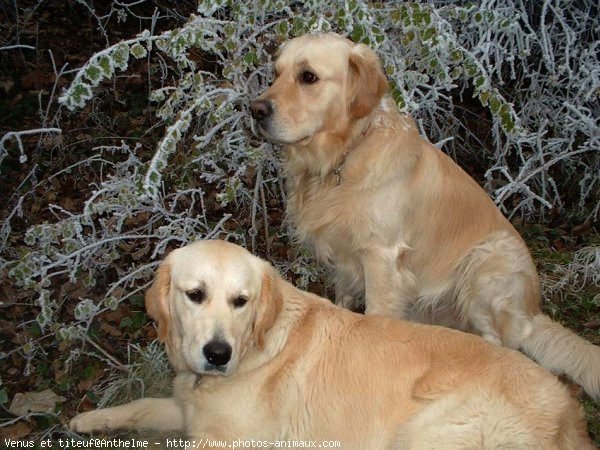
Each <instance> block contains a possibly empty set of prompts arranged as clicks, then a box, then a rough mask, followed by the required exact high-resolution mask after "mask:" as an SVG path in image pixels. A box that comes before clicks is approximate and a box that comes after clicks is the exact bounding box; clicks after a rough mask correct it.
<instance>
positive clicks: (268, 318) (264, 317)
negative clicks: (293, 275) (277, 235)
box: [253, 266, 283, 350]
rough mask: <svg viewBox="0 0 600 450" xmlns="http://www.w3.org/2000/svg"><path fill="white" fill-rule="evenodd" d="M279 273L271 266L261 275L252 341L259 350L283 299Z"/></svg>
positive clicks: (262, 346)
mask: <svg viewBox="0 0 600 450" xmlns="http://www.w3.org/2000/svg"><path fill="white" fill-rule="evenodd" d="M278 281H279V274H278V273H277V272H276V271H275V269H273V268H272V267H271V266H269V267H268V269H267V270H265V272H264V274H263V276H262V285H261V288H260V298H259V301H258V306H257V310H256V319H255V321H254V324H253V334H254V343H255V344H256V347H257V348H258V349H259V350H263V349H264V347H265V333H266V332H267V331H269V330H270V329H271V327H272V326H273V325H274V324H275V320H276V319H277V316H278V315H279V313H280V311H281V306H282V303H283V300H282V298H281V293H280V292H279V289H278V286H277V284H278Z"/></svg>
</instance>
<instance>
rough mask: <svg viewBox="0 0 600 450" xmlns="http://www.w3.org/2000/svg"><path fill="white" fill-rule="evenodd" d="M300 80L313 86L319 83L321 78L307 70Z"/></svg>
mask: <svg viewBox="0 0 600 450" xmlns="http://www.w3.org/2000/svg"><path fill="white" fill-rule="evenodd" d="M300 80H302V82H303V83H306V84H313V83H316V82H317V81H319V78H318V77H317V76H316V75H315V74H314V73H312V72H311V71H310V70H305V71H304V72H302V73H301V74H300Z"/></svg>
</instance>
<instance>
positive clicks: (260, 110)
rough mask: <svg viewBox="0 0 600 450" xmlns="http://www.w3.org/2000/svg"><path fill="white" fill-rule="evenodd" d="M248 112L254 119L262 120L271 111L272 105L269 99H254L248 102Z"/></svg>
mask: <svg viewBox="0 0 600 450" xmlns="http://www.w3.org/2000/svg"><path fill="white" fill-rule="evenodd" d="M250 112H251V114H252V117H254V118H255V119H256V120H263V119H266V118H267V117H269V116H270V115H271V114H272V113H273V106H272V105H271V102H270V101H269V100H256V101H253V102H252V103H250Z"/></svg>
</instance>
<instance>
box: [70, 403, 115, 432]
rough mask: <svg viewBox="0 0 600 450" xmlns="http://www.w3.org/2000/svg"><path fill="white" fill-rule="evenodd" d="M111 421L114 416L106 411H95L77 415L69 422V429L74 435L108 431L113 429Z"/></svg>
mask: <svg viewBox="0 0 600 450" xmlns="http://www.w3.org/2000/svg"><path fill="white" fill-rule="evenodd" d="M109 409H110V408H109ZM113 419H114V414H110V412H109V411H108V410H107V409H97V410H95V411H88V412H84V413H81V414H77V415H76V416H75V417H73V418H72V419H71V421H70V422H69V428H70V429H71V431H75V432H76V433H91V432H92V431H104V430H110V429H111V428H114V423H113V422H114V420H113Z"/></svg>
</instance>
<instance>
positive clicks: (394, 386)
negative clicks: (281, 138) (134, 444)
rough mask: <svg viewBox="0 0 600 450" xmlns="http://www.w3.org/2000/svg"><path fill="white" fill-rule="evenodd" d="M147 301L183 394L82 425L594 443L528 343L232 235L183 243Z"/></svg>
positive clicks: (363, 440)
mask: <svg viewBox="0 0 600 450" xmlns="http://www.w3.org/2000/svg"><path fill="white" fill-rule="evenodd" d="M146 308H147V310H148V313H149V314H150V315H151V316H152V317H153V318H154V319H155V320H157V321H158V334H159V337H160V339H161V340H163V341H164V342H165V344H166V349H167V354H168V356H169V360H170V362H171V364H172V366H173V368H174V369H175V372H176V374H177V376H176V378H175V380H174V396H173V398H163V399H158V398H145V399H141V400H137V401H134V402H131V403H129V404H126V405H122V406H117V407H114V408H107V409H101V410H96V411H91V412H86V413H83V414H80V415H78V416H76V417H75V418H73V420H72V421H71V424H70V426H71V428H72V429H73V430H74V431H78V432H91V431H94V430H101V429H102V430H104V429H117V428H147V429H153V430H162V431H167V430H173V431H175V430H184V431H185V432H186V433H187V435H188V436H189V438H190V439H191V440H194V441H195V442H196V443H198V442H202V443H203V445H207V446H208V445H209V443H210V441H229V443H230V444H231V445H234V444H233V442H235V441H237V440H245V441H249V440H251V439H254V440H255V441H261V443H262V445H261V446H263V447H264V446H267V445H264V443H265V442H268V443H270V445H274V444H273V443H274V442H275V441H276V440H302V441H305V442H306V441H315V442H317V443H318V442H320V441H335V440H337V441H340V443H341V448H344V449H360V450H365V449H368V450H376V449H445V450H450V449H501V448H507V449H508V448H511V449H533V448H539V449H542V448H543V449H574V450H583V449H592V448H593V446H592V444H591V442H590V441H589V439H588V437H587V433H586V430H585V425H584V421H583V417H582V412H581V408H580V406H579V405H578V404H577V403H576V402H575V401H574V400H573V399H572V398H571V397H570V395H569V393H568V392H567V389H566V388H565V387H564V386H563V385H562V384H561V383H560V382H559V381H558V380H557V379H556V378H555V377H554V376H553V375H551V374H550V373H548V372H546V371H545V370H544V369H542V368H541V367H539V366H538V365H536V364H535V363H533V362H531V361H530V360H528V359H527V358H525V357H524V356H522V355H520V354H519V353H517V352H514V351H512V350H509V349H506V348H502V347H498V346H494V345H491V344H489V343H487V342H485V341H484V340H483V339H481V338H479V337H477V336H473V335H470V334H466V333H461V332H459V331H455V330H450V329H448V328H441V327H433V326H429V325H420V324H415V323H410V322H402V321H397V320H392V319H389V318H384V317H380V316H365V315H362V314H356V313H353V312H350V311H347V310H344V309H342V308H338V307H336V306H335V305H333V304H331V303H330V302H329V301H327V300H325V299H322V298H320V297H317V296H315V295H312V294H309V293H306V292H303V291H300V290H298V289H296V288H295V287H294V286H292V285H291V284H289V283H287V282H286V281H284V280H283V279H282V278H281V277H280V276H279V275H278V273H277V272H276V271H275V270H274V268H273V267H272V266H271V265H269V264H268V263H266V262H265V261H263V260H261V259H259V258H257V257H255V256H253V255H252V254H250V253H249V252H247V251H246V250H244V249H242V248H241V247H239V246H237V245H234V244H230V243H226V242H223V241H201V242H197V243H194V244H191V245H189V246H187V247H183V248H181V249H178V250H175V251H173V252H172V253H171V254H170V255H169V256H168V257H167V258H166V260H165V261H164V262H163V263H162V265H161V266H160V268H159V269H158V271H157V274H156V278H155V281H154V284H153V286H152V287H151V288H150V290H149V291H148V292H147V294H146Z"/></svg>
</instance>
